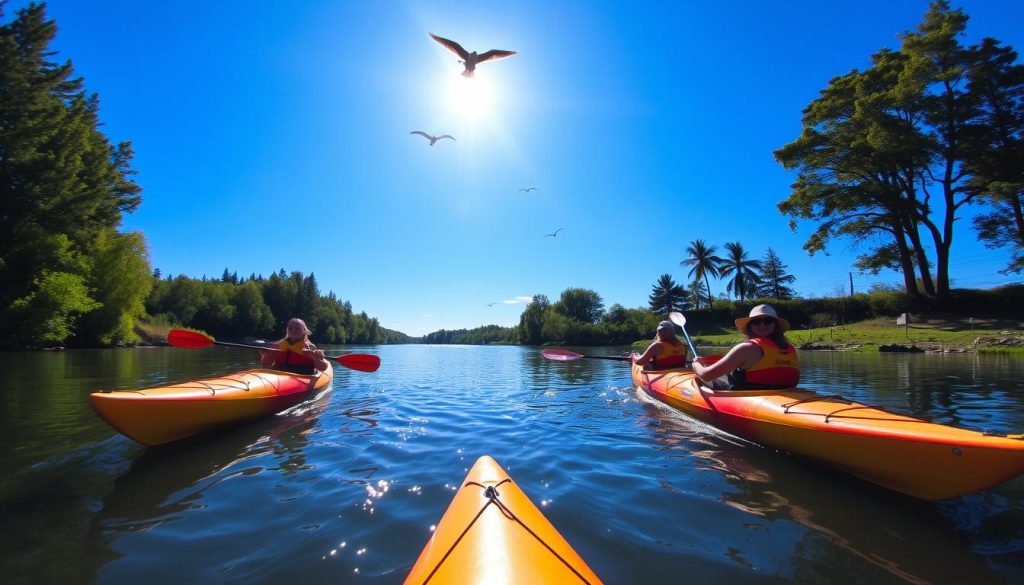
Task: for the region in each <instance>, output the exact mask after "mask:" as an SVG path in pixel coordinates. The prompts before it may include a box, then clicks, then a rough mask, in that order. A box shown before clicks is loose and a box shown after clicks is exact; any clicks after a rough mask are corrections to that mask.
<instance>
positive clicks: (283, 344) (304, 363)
mask: <svg viewBox="0 0 1024 585" xmlns="http://www.w3.org/2000/svg"><path fill="white" fill-rule="evenodd" d="M312 345H313V344H310V346H311V348H312ZM274 347H276V348H277V349H279V350H281V351H278V352H275V353H276V354H277V355H276V356H275V357H274V363H273V364H272V365H271V366H270V367H271V368H273V369H275V370H284V371H286V372H294V373H296V374H312V373H314V372H315V371H316V367H315V365H314V362H313V360H312V358H309V357H307V356H306V354H304V353H302V350H303V349H305V348H306V340H305V339H300V340H298V341H296V342H295V343H289V342H288V340H287V339H282V340H281V341H278V342H277V343H276V344H274Z"/></svg>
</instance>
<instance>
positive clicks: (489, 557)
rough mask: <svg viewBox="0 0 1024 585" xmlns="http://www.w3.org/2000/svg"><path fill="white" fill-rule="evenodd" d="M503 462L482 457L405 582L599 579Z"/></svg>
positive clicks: (533, 582) (561, 584)
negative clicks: (535, 504)
mask: <svg viewBox="0 0 1024 585" xmlns="http://www.w3.org/2000/svg"><path fill="white" fill-rule="evenodd" d="M600 582H601V580H600V579H598V577H597V575H596V574H594V572H593V571H591V570H590V567H588V566H587V564H586V563H585V562H584V561H583V559H582V558H580V556H579V555H578V554H576V551H575V550H573V548H572V547H571V546H570V545H569V543H568V542H566V540H565V538H563V537H562V535H561V534H559V532H558V530H556V529H555V527H554V526H553V525H552V524H551V522H549V521H548V520H547V518H545V517H544V515H543V513H541V511H540V510H538V509H537V507H536V506H534V505H533V503H532V502H531V501H530V500H529V498H527V497H526V494H524V493H523V491H522V490H521V489H519V486H518V485H516V483H515V482H514V481H512V479H511V478H510V477H509V476H508V474H507V473H505V471H504V470H503V469H502V468H501V467H500V466H499V465H498V463H497V462H496V461H495V460H494V459H492V458H491V457H488V456H486V455H485V456H483V457H480V458H479V459H478V460H477V462H476V464H474V465H473V468H472V469H471V470H470V471H469V474H468V475H467V476H466V480H465V481H464V482H463V484H462V487H460V488H459V490H458V492H457V493H456V494H455V498H454V499H453V500H452V503H451V505H450V506H449V507H448V510H447V511H446V512H445V513H444V516H443V517H442V518H441V521H440V522H439V523H438V525H437V529H436V530H435V531H434V534H433V535H432V536H431V537H430V540H429V541H428V542H427V545H426V546H425V547H424V548H423V552H422V553H420V556H419V558H418V559H417V560H416V564H415V565H414V566H413V568H412V570H411V571H410V572H409V576H408V577H407V578H406V580H405V583H406V584H407V585H410V584H424V583H430V584H433V585H439V584H456V583H458V584H470V583H480V584H483V583H488V584H501V583H508V584H513V583H518V584H524V583H529V584H531V585H541V584H552V585H554V584H558V585H565V584H570V583H592V584H596V583H600Z"/></svg>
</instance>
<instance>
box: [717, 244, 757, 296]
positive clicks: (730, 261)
mask: <svg viewBox="0 0 1024 585" xmlns="http://www.w3.org/2000/svg"><path fill="white" fill-rule="evenodd" d="M725 249H726V251H728V252H729V254H728V255H727V256H726V257H725V258H723V259H722V263H721V264H720V265H719V268H718V272H719V274H720V275H721V276H722V278H726V277H728V276H732V280H730V281H729V282H728V283H726V287H725V290H727V291H729V292H730V293H732V294H733V295H735V296H736V298H737V299H740V300H743V299H748V298H753V296H754V293H755V292H756V291H757V285H758V284H759V283H760V281H761V275H760V271H761V268H762V266H761V261H760V260H751V259H749V258H747V252H746V250H744V249H743V245H742V244H740V243H739V242H730V243H728V244H726V245H725Z"/></svg>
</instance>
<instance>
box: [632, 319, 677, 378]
mask: <svg viewBox="0 0 1024 585" xmlns="http://www.w3.org/2000/svg"><path fill="white" fill-rule="evenodd" d="M632 358H633V363H634V364H638V365H641V366H644V367H645V368H646V369H649V370H650V369H663V368H681V367H683V366H685V365H686V344H685V343H683V342H682V341H680V340H679V338H678V337H676V330H675V327H674V326H673V325H672V322H671V321H662V322H661V323H658V330H657V331H656V333H655V336H654V343H651V345H649V346H648V347H647V350H646V351H644V353H642V354H640V355H637V353H636V352H633V354H632Z"/></svg>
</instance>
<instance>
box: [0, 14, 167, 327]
mask: <svg viewBox="0 0 1024 585" xmlns="http://www.w3.org/2000/svg"><path fill="white" fill-rule="evenodd" d="M56 32H57V27H56V23H54V22H53V21H52V20H46V16H45V11H44V7H43V6H42V5H39V4H30V5H29V6H27V7H26V8H24V9H22V10H19V11H18V12H17V15H16V17H15V19H14V20H13V21H11V22H10V23H7V24H3V25H0V192H2V193H3V195H2V197H0V331H5V332H9V331H18V332H20V333H18V337H19V339H21V341H20V342H19V343H21V344H26V345H34V344H39V343H47V344H49V343H58V342H63V341H64V339H59V340H58V339H57V338H56V336H59V335H65V336H70V335H71V334H72V332H74V333H76V334H77V335H78V336H79V338H81V339H106V338H110V339H116V338H120V337H125V336H126V335H130V333H129V334H125V333H124V331H125V330H129V331H130V324H131V322H132V320H133V319H134V317H135V315H134V314H133V313H134V312H135V310H136V309H137V306H136V305H135V304H134V303H132V302H125V303H122V304H120V305H117V301H116V297H117V296H118V294H119V293H116V292H115V291H121V292H124V291H126V290H128V289H131V288H132V286H133V285H132V283H116V282H109V281H116V280H120V279H122V278H127V279H129V280H131V279H133V278H135V274H134V272H132V273H130V274H120V273H118V272H112V273H109V274H100V273H94V272H93V271H95V270H102V267H103V266H104V265H105V264H106V261H107V260H109V258H107V259H104V258H102V257H103V255H104V254H106V253H108V252H110V250H109V249H104V246H107V245H110V243H111V241H112V240H111V239H110V235H109V234H110V233H111V231H112V230H116V228H117V227H118V226H119V225H120V222H121V217H122V214H123V213H125V212H131V211H134V210H135V209H136V207H137V206H138V205H139V203H140V201H141V199H140V198H139V197H138V193H139V191H140V188H139V186H138V185H136V184H135V183H134V182H132V181H131V179H130V177H131V176H132V175H133V174H134V171H132V170H131V167H130V164H129V162H130V160H131V158H132V150H131V145H130V144H129V143H127V142H122V143H120V144H118V145H116V146H115V145H112V144H110V142H109V141H108V140H107V138H106V137H105V136H104V135H103V134H102V133H101V132H100V131H99V129H98V128H99V125H100V122H99V117H98V109H99V100H98V99H97V98H96V96H95V95H86V94H85V92H84V91H83V89H82V88H83V85H84V84H83V81H82V80H81V79H75V78H73V77H72V75H73V70H72V67H71V63H70V62H65V63H63V64H57V63H54V62H52V61H50V60H49V59H50V57H52V56H53V54H54V53H52V52H51V51H49V45H50V43H51V42H52V41H53V39H54V37H55V36H56ZM139 249H140V250H142V249H144V246H143V247H140V248H139ZM54 250H58V251H59V252H60V253H57V254H53V253H52V252H53V251H54ZM111 253H114V252H111ZM140 253H141V252H140ZM142 258H143V259H144V256H143V257H142ZM147 273H148V270H147ZM101 281H102V282H103V284H104V285H105V286H104V290H101V291H99V294H104V293H109V294H112V295H113V297H114V298H115V300H114V301H113V302H112V303H109V304H110V306H109V307H108V308H107V309H106V310H107V313H106V314H105V315H104V316H103V317H101V318H99V317H98V318H96V319H94V320H93V321H92V323H82V326H79V324H78V321H79V320H80V319H81V318H83V317H84V316H85V315H87V314H88V313H90V312H91V311H94V310H97V309H99V308H100V307H101V306H104V305H106V304H108V303H106V302H105V301H100V300H97V299H95V298H93V297H92V295H93V294H95V293H96V291H95V290H94V289H93V288H92V287H91V283H99V282H101ZM58 283H62V284H67V285H68V286H69V288H68V289H67V290H66V291H58V290H56V289H55V288H54V287H55V286H57V285H58ZM123 300H126V299H123ZM61 303H68V305H67V306H61ZM115 306H119V307H120V308H121V309H123V310H124V311H127V312H126V313H124V314H120V315H116V314H114V313H115V311H116V309H115V308H114V307H115ZM113 323H117V325H112V324H113ZM90 325H93V326H97V327H100V329H101V330H100V331H90V330H88V326H90ZM33 331H34V332H37V334H38V337H35V338H33V337H32V336H31V335H29V336H26V333H27V332H33ZM118 331H120V333H119V332H118ZM65 339H66V337H65ZM0 342H2V343H5V344H8V343H10V336H8V337H7V338H6V340H0Z"/></svg>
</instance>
